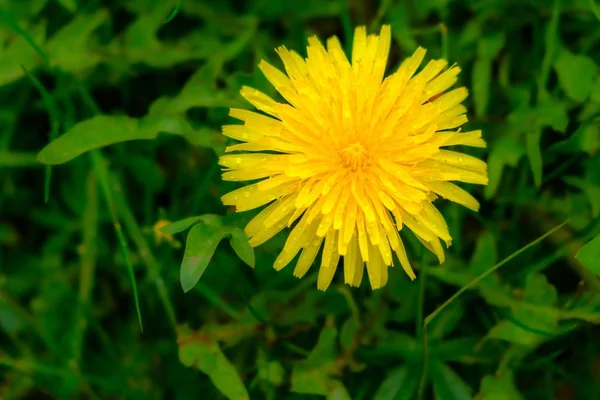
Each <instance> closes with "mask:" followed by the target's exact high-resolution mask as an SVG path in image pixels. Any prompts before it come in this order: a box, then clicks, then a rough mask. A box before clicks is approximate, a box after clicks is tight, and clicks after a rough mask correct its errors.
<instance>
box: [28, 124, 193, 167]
mask: <svg viewBox="0 0 600 400" xmlns="http://www.w3.org/2000/svg"><path fill="white" fill-rule="evenodd" d="M188 127H189V125H187V123H186V122H185V121H183V120H179V119H177V118H173V117H169V116H162V117H156V116H151V117H146V118H142V119H139V120H138V119H135V118H130V117H125V116H108V115H99V116H96V117H92V118H90V119H88V120H85V121H82V122H79V123H78V124H75V125H74V126H73V127H72V128H71V129H70V130H69V131H68V132H66V133H65V134H64V135H62V136H60V137H59V138H57V139H56V140H54V141H52V142H51V143H49V144H48V145H47V146H46V147H44V149H42V151H41V152H40V154H39V155H38V161H39V162H41V163H44V164H50V165H54V164H62V163H66V162H68V161H71V160H72V159H74V158H75V157H77V156H79V155H81V154H83V153H85V152H87V151H90V150H94V149H98V148H101V147H105V146H108V145H111V144H115V143H122V142H126V141H130V140H138V139H154V138H155V137H156V136H157V135H158V134H159V132H165V133H171V134H185V133H187V132H188Z"/></svg>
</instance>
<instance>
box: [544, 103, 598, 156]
mask: <svg viewBox="0 0 600 400" xmlns="http://www.w3.org/2000/svg"><path fill="white" fill-rule="evenodd" d="M599 112H600V109H599ZM598 147H600V126H598V124H594V123H591V124H584V125H581V126H580V127H579V128H577V130H576V131H575V132H574V133H573V134H572V135H571V137H570V138H568V139H567V140H563V141H560V142H558V143H556V144H555V145H553V146H552V147H551V149H552V150H553V151H555V152H557V153H571V154H574V153H581V152H585V153H587V154H588V155H589V156H593V155H595V154H596V153H597V152H598Z"/></svg>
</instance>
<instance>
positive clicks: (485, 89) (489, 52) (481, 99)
mask: <svg viewBox="0 0 600 400" xmlns="http://www.w3.org/2000/svg"><path fill="white" fill-rule="evenodd" d="M503 45H504V34H503V33H496V34H494V35H487V36H485V37H483V38H481V40H480V41H479V46H478V57H477V60H476V61H475V64H474V65H473V89H472V90H473V102H474V103H475V113H476V114H477V115H478V116H482V115H484V114H485V112H486V111H487V107H488V101H489V97H490V86H491V83H492V61H493V60H494V58H495V57H496V55H497V54H498V52H499V51H500V49H501V48H502V46H503Z"/></svg>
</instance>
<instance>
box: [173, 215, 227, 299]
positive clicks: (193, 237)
mask: <svg viewBox="0 0 600 400" xmlns="http://www.w3.org/2000/svg"><path fill="white" fill-rule="evenodd" d="M224 234H225V232H224V230H223V229H222V228H221V227H215V226H212V225H209V224H206V223H204V222H199V223H197V224H196V225H194V226H193V227H192V229H191V230H190V232H189V234H188V237H187V242H186V244H185V253H184V255H183V261H182V263H181V270H180V276H179V278H180V281H181V287H182V288H183V291H184V292H189V291H190V290H192V289H193V288H194V286H196V283H198V281H199V280H200V278H201V277H202V274H204V271H205V270H206V267H208V263H209V262H210V260H211V259H212V256H213V254H214V252H215V250H216V249H217V246H218V245H219V242H220V241H221V239H222V238H223V236H224Z"/></svg>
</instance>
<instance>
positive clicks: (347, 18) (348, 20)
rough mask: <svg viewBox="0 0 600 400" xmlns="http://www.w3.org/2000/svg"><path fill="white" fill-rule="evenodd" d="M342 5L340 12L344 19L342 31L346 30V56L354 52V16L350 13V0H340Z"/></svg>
mask: <svg viewBox="0 0 600 400" xmlns="http://www.w3.org/2000/svg"><path fill="white" fill-rule="evenodd" d="M338 1H339V2H340V4H341V6H342V12H340V19H341V20H342V31H343V32H344V44H345V46H344V48H345V50H346V56H348V57H349V56H350V54H351V53H352V40H353V37H354V34H353V32H354V30H353V29H352V16H351V15H350V9H349V5H348V0H338Z"/></svg>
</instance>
